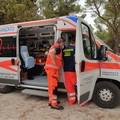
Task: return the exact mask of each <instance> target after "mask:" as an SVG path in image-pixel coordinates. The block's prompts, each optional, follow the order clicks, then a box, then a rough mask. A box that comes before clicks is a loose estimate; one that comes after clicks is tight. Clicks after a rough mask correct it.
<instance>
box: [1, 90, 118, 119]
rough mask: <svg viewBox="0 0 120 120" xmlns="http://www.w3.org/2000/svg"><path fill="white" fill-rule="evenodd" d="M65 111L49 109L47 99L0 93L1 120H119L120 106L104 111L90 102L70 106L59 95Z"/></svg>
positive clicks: (65, 98) (17, 91)
mask: <svg viewBox="0 0 120 120" xmlns="http://www.w3.org/2000/svg"><path fill="white" fill-rule="evenodd" d="M59 100H60V101H61V104H62V105H63V106H64V110H62V111H58V110H53V109H50V107H48V104H47V101H48V99H47V98H45V97H39V96H32V95H26V94H23V93H21V92H20V90H16V91H14V92H12V93H9V94H1V93H0V120H119V119H120V106H118V107H116V108H114V109H102V108H99V107H97V106H96V105H95V104H94V103H93V102H90V103H89V104H88V105H86V106H84V107H79V106H78V104H74V105H72V106H69V105H68V104H67V97H66V95H65V94H64V95H63V94H60V95H59Z"/></svg>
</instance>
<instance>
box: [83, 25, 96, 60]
mask: <svg viewBox="0 0 120 120" xmlns="http://www.w3.org/2000/svg"><path fill="white" fill-rule="evenodd" d="M82 39H83V49H84V55H85V57H86V58H87V59H96V44H95V41H94V36H93V35H92V33H91V31H90V29H89V27H88V26H87V25H85V24H82Z"/></svg>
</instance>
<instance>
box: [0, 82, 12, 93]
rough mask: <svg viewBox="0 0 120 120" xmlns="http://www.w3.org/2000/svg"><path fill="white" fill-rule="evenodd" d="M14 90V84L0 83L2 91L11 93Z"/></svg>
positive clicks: (0, 90) (0, 91)
mask: <svg viewBox="0 0 120 120" xmlns="http://www.w3.org/2000/svg"><path fill="white" fill-rule="evenodd" d="M12 90H13V86H7V85H4V84H0V93H9V92H11V91H12Z"/></svg>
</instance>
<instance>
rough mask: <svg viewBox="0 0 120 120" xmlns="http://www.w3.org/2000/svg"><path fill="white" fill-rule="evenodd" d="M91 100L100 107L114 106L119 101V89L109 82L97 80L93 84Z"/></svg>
mask: <svg viewBox="0 0 120 120" xmlns="http://www.w3.org/2000/svg"><path fill="white" fill-rule="evenodd" d="M93 101H94V102H95V104H96V105H98V106H99V107H102V108H114V107H116V106H117V105H118V104H119V101H120V90H119V88H118V87H117V86H116V85H115V84H113V83H111V82H107V81H105V82H99V83H97V84H96V86H95V90H94V93H93Z"/></svg>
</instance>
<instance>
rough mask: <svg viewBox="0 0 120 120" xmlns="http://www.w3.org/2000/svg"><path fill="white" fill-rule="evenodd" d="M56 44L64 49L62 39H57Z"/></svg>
mask: <svg viewBox="0 0 120 120" xmlns="http://www.w3.org/2000/svg"><path fill="white" fill-rule="evenodd" d="M57 43H58V44H59V45H60V46H61V47H62V48H63V47H64V40H63V39H62V38H58V39H57Z"/></svg>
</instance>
